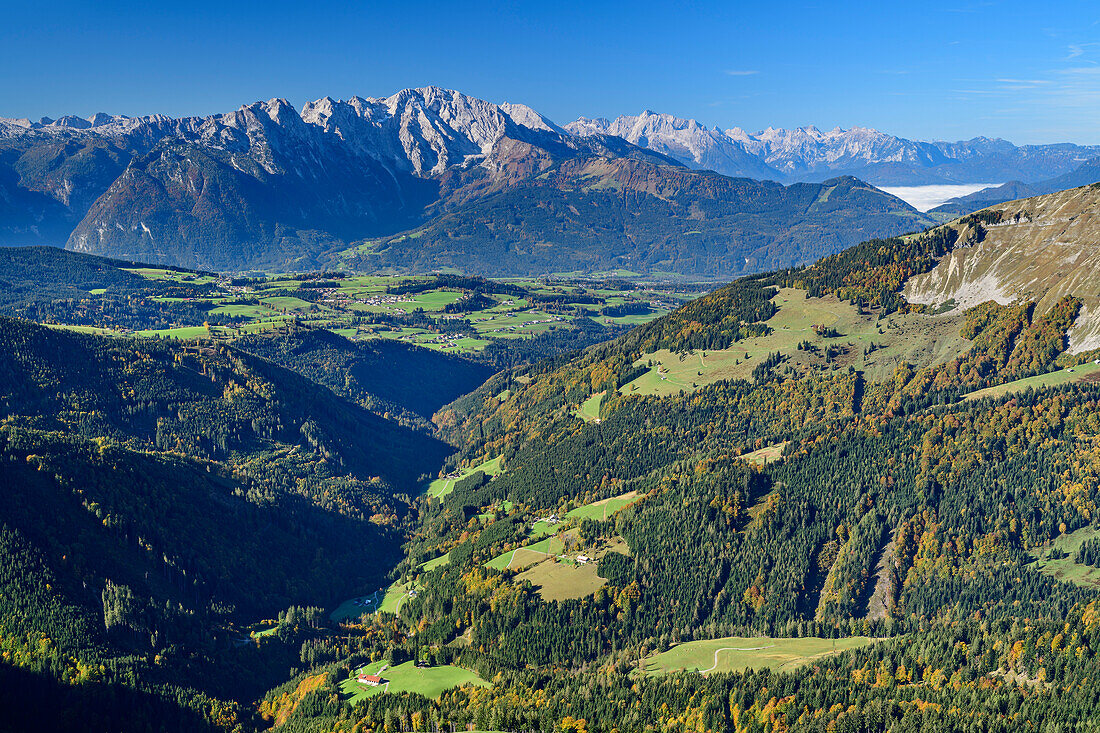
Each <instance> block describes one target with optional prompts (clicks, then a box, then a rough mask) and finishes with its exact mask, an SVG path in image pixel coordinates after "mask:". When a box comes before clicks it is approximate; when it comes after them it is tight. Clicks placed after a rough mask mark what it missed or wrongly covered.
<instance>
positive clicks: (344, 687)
mask: <svg viewBox="0 0 1100 733" xmlns="http://www.w3.org/2000/svg"><path fill="white" fill-rule="evenodd" d="M383 668H385V669H383ZM360 674H371V675H378V676H380V677H382V678H383V679H385V680H388V682H387V683H386V684H384V685H382V686H379V687H368V686H366V685H361V684H359V682H357V681H356V677H357V676H358V675H360ZM463 685H473V686H475V687H489V686H490V684H489V683H488V682H486V681H485V680H483V679H482V678H481V677H479V676H478V674H477V673H476V672H472V671H470V670H468V669H463V668H462V667H454V666H451V665H449V664H447V665H440V666H438V667H426V668H421V667H417V666H416V665H415V664H414V663H413V662H411V661H410V662H405V663H404V664H399V665H397V666H396V667H388V666H386V663H385V662H372V663H371V664H368V665H366V666H365V667H362V668H360V669H358V670H356V671H355V673H354V674H353V675H352V676H351V677H349V678H348V679H346V680H343V681H342V682H341V683H340V685H339V687H340V693H341V695H342V696H343V698H344V699H345V700H347V701H348V702H349V703H351V704H352V705H355V704H356V703H358V702H360V701H361V700H366V699H367V698H368V697H373V696H374V695H381V694H382V693H383V692H389V693H395V694H396V693H400V692H415V693H417V694H419V695H423V696H424V697H428V698H433V699H434V698H437V697H439V696H440V695H442V694H443V693H444V692H446V691H447V690H450V689H452V688H455V687H461V686H463Z"/></svg>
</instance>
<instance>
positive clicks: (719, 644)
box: [641, 636, 873, 675]
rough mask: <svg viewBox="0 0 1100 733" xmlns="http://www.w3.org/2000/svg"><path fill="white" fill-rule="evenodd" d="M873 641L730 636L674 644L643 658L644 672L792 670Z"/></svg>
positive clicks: (864, 637) (864, 638)
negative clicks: (661, 651)
mask: <svg viewBox="0 0 1100 733" xmlns="http://www.w3.org/2000/svg"><path fill="white" fill-rule="evenodd" d="M872 641H873V640H872V639H870V638H868V637H866V636H853V637H847V638H843V639H822V638H818V637H803V638H799V639H780V638H772V637H767V636H757V637H743V636H728V637H725V638H723V639H706V640H703V641H692V642H688V643H686V644H680V645H679V646H675V647H673V648H672V649H669V650H668V651H667V652H664V653H661V654H657V655H655V656H652V657H650V658H648V659H646V660H643V662H642V667H641V671H642V672H644V673H645V674H648V675H663V674H671V673H673V672H684V671H687V672H702V673H703V674H706V673H709V672H739V671H742V670H745V669H749V668H752V669H763V668H768V669H774V670H777V671H781V672H789V671H791V670H793V669H797V668H799V667H801V666H803V665H804V664H809V663H810V662H812V661H814V660H816V659H821V658H824V657H828V656H832V655H833V654H839V653H840V652H843V651H847V650H849V649H857V648H859V647H861V646H866V645H867V644H870V643H871V642H872Z"/></svg>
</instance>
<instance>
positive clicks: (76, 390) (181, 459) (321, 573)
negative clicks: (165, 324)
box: [0, 318, 450, 730]
mask: <svg viewBox="0 0 1100 733" xmlns="http://www.w3.org/2000/svg"><path fill="white" fill-rule="evenodd" d="M0 354H2V358H0V365H2V366H0V414H3V415H4V420H3V425H0V463H2V465H3V468H2V473H3V477H4V478H3V482H2V483H3V486H4V492H5V501H4V502H3V508H2V510H0V536H2V538H0V542H2V543H3V545H4V551H3V553H0V555H2V557H3V558H4V562H3V566H4V567H3V568H2V569H0V606H2V609H0V628H2V630H0V644H2V646H3V653H4V658H5V659H6V660H7V661H8V662H9V663H10V664H13V665H14V667H15V668H16V669H18V670H20V672H19V673H18V674H15V673H13V674H12V675H10V677H11V683H12V688H11V689H9V690H5V694H9V693H12V691H13V690H14V691H23V692H25V694H27V695H30V696H37V697H41V696H43V695H46V694H47V693H46V690H48V689H50V688H51V686H53V687H56V686H57V685H61V686H62V688H63V689H61V690H57V689H55V690H54V691H53V692H52V693H50V694H51V696H53V697H55V698H57V699H58V700H60V701H63V703H61V704H60V707H59V708H58V709H57V710H55V711H54V713H55V714H56V715H57V718H56V720H57V721H59V722H58V725H59V726H60V727H66V728H67V727H71V726H72V725H73V723H74V721H76V720H77V719H81V720H87V721H95V720H101V721H107V720H111V721H117V720H119V719H120V718H119V717H118V716H119V715H120V706H125V705H127V704H131V703H126V702H124V701H125V700H131V701H132V704H135V705H136V709H135V710H134V711H133V712H132V713H128V714H127V725H128V726H131V727H132V728H133V729H135V730H162V729H165V726H166V725H176V722H175V721H176V720H177V718H178V720H179V723H178V725H179V729H181V730H193V729H196V728H201V727H203V726H208V725H209V726H223V725H229V726H230V727H232V726H235V725H239V724H244V725H248V726H251V724H250V723H248V721H249V719H250V716H251V713H250V712H249V710H248V709H247V707H242V706H241V705H240V704H239V702H238V700H244V701H247V700H249V699H251V698H252V697H253V696H255V695H256V694H258V692H259V691H260V690H262V689H263V687H264V686H266V685H270V684H274V683H275V682H277V681H278V680H279V679H280V675H285V674H286V673H287V669H288V666H289V665H288V663H287V660H286V659H285V656H286V655H285V652H282V651H278V650H276V651H271V650H270V649H269V650H268V651H266V652H265V651H262V650H255V649H252V650H251V651H250V650H249V649H248V648H247V647H246V648H244V649H241V651H232V650H234V649H238V648H240V647H241V642H240V636H241V632H240V631H237V630H235V628H236V627H237V625H238V624H244V625H247V624H251V623H252V622H254V621H256V620H258V619H261V618H274V617H275V616H276V614H277V613H280V612H282V611H283V610H284V609H287V608H288V607H291V606H298V607H303V608H304V607H312V608H313V610H312V611H310V613H309V614H308V615H307V616H306V617H303V623H305V618H308V619H309V621H308V624H307V625H306V626H305V628H307V629H308V628H312V627H315V626H316V625H317V624H318V622H319V617H320V616H319V612H320V609H321V608H323V607H325V606H328V605H329V604H331V603H333V602H338V601H339V599H341V598H344V597H346V596H348V595H350V594H352V593H354V592H362V591H364V590H367V589H371V588H374V587H377V586H378V585H379V584H382V583H383V582H384V578H385V576H386V574H387V573H388V572H389V570H390V569H391V568H392V567H393V565H394V564H395V563H396V562H397V561H398V560H399V559H400V554H399V543H400V541H401V537H402V527H403V524H404V522H405V518H406V516H407V512H408V504H407V499H402V498H401V497H402V496H407V495H409V494H413V493H415V491H416V487H417V484H418V480H419V477H420V476H421V474H423V473H429V474H431V473H434V471H435V470H437V468H438V465H439V464H440V463H441V462H442V459H443V457H444V456H445V455H446V454H447V453H448V452H449V451H450V449H449V448H448V447H446V446H445V445H444V444H442V443H440V442H439V441H437V440H435V439H433V438H431V437H428V436H425V435H423V434H422V433H419V432H416V431H413V430H410V429H408V428H406V427H402V426H400V425H398V424H397V423H394V422H392V421H389V420H386V419H384V418H383V417H381V416H378V415H375V414H373V413H372V412H369V411H367V410H365V409H363V408H362V407H360V406H357V405H355V404H353V403H351V402H348V401H346V400H344V399H342V398H340V397H338V396H336V395H335V394H333V393H332V392H331V391H329V390H328V389H327V388H325V387H323V386H320V385H318V384H316V383H314V382H311V381H309V380H307V379H305V378H304V377H301V376H299V375H298V374H296V373H294V372H291V371H288V370H286V369H283V368H281V367H278V366H276V365H274V364H271V363H270V362H267V361H264V360H262V359H258V358H256V357H253V356H251V355H249V354H247V353H245V352H242V351H239V350H236V349H232V348H229V347H226V346H224V345H218V344H210V343H209V342H207V343H203V342H197V343H196V342H192V343H190V344H186V343H185V344H179V343H170V342H161V341H156V340H148V339H147V340H142V341H133V340H125V339H111V338H103V337H96V336H87V335H81V334H76V333H72V332H67V331H60V330H52V329H49V328H45V327H42V326H38V325H35V324H32V323H29V322H26V321H22V320H14V319H7V318H3V319H0ZM295 633H297V632H295ZM245 638H247V636H246V637H245ZM279 646H280V647H281V645H279ZM294 658H296V654H295V655H294ZM69 685H81V686H82V687H81V689H82V690H88V691H90V690H91V689H93V688H96V687H98V688H100V692H99V695H98V696H96V695H94V694H92V693H91V692H88V693H87V694H77V693H76V692H75V690H74V689H72V688H69V687H68V686H69ZM172 710H175V712H171V711H172ZM181 714H182V715H183V717H180V715H181ZM166 717H167V718H171V720H172V721H173V722H172V723H165V721H164V719H165V718H166ZM44 720H49V718H44ZM188 721H190V722H188ZM88 724H93V723H92V722H89V723H88ZM106 727H114V724H113V723H112V724H111V725H107V726H106Z"/></svg>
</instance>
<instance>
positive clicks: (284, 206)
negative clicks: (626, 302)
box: [0, 87, 1100, 278]
mask: <svg viewBox="0 0 1100 733" xmlns="http://www.w3.org/2000/svg"><path fill="white" fill-rule="evenodd" d="M1098 153H1100V149H1092V148H1083V147H1079V146H1074V145H1048V146H1030V147H1016V146H1014V145H1012V144H1011V143H1008V142H1005V141H1003V140H989V139H985V138H976V139H974V140H970V141H966V142H959V143H942V142H937V143H918V142H913V141H909V140H905V139H902V138H897V137H893V136H890V135H886V134H883V133H880V132H877V131H874V130H869V129H864V128H852V129H850V130H840V129H837V130H833V131H831V132H821V131H819V130H817V129H816V128H812V127H810V128H801V129H797V130H777V129H773V128H769V129H768V130H765V131H763V132H761V133H758V134H754V135H750V134H748V133H746V132H744V131H743V130H740V129H737V128H734V129H731V130H726V131H721V130H718V129H716V128H707V127H705V126H703V125H701V124H699V123H698V122H695V121H694V120H683V119H679V118H675V117H672V116H670V115H663V114H654V113H651V112H646V113H643V114H642V115H639V116H637V117H620V118H618V119H616V120H615V121H614V122H609V121H607V120H589V119H585V118H582V119H580V120H578V121H576V122H573V123H571V124H569V125H566V126H565V127H561V126H559V125H557V124H555V123H554V122H553V121H551V120H549V119H547V118H546V117H545V116H543V115H541V114H539V113H538V112H536V111H535V110H533V109H531V108H530V107H527V106H525V105H521V104H511V103H505V104H499V105H498V104H493V103H490V102H486V101H484V100H480V99H476V98H473V97H470V96H467V95H464V94H461V93H459V92H456V91H450V90H445V89H440V88H437V87H425V88H421V89H406V90H403V91H400V92H398V93H396V94H394V95H392V96H390V97H385V98H360V97H353V98H352V99H350V100H347V101H338V100H334V99H331V98H328V97H326V98H323V99H320V100H317V101H315V102H310V103H308V104H306V105H305V106H304V107H303V108H302V109H301V110H298V109H295V108H294V107H293V106H291V105H290V104H289V103H288V102H286V101H285V100H282V99H272V100H270V101H268V102H257V103H255V104H251V105H247V106H243V107H241V108H240V109H238V110H237V111H235V112H231V113H227V114H218V115H211V116H207V117H185V118H178V119H177V118H171V117H166V116H164V115H151V116H146V117H136V118H131V117H124V116H117V115H107V114H102V113H101V114H96V115H94V116H92V117H90V118H87V119H84V118H79V117H73V116H67V117H62V118H60V119H57V120H50V119H43V120H41V121H39V122H30V121H29V120H10V119H0V244H2V245H25V244H53V245H55V246H56V245H64V246H65V247H66V248H68V249H72V250H75V251H79V252H86V253H91V254H100V255H106V256H109V257H115V258H121V259H125V260H140V261H144V262H153V263H168V264H174V265H182V266H187V267H199V268H207V269H217V270H236V271H242V270H269V271H270V270H302V269H312V268H317V267H328V266H350V267H353V268H357V269H363V270H368V271H412V270H418V271H424V270H433V269H438V268H442V267H452V268H458V269H461V270H465V271H468V272H476V273H480V274H484V275H494V276H509V275H524V276H530V275H539V274H546V273H591V272H600V271H611V270H625V271H630V272H639V273H646V274H653V273H657V274H661V273H667V274H670V275H681V276H690V277H706V278H730V277H736V276H739V275H744V274H749V273H753V272H759V271H761V270H763V269H767V268H775V267H786V266H789V265H794V264H801V263H805V262H809V261H813V260H814V259H816V258H818V257H821V256H824V255H827V254H830V253H832V252H836V251H839V250H841V249H843V248H844V247H846V246H850V245H852V244H855V243H856V242H859V241H861V240H863V239H866V238H869V237H877V236H889V235H894V234H899V233H903V232H908V231H915V230H919V229H921V228H923V227H924V226H927V225H928V224H930V223H931V220H930V219H928V218H926V217H925V216H924V215H922V214H920V213H919V212H917V211H916V210H915V209H913V208H912V207H911V206H909V205H908V204H906V203H904V202H902V201H901V200H900V199H897V198H895V197H893V196H890V195H889V194H886V193H883V192H882V191H879V190H877V189H876V188H874V187H873V186H871V185H868V184H866V183H863V181H862V180H860V179H859V178H856V176H859V177H860V178H862V179H864V180H869V181H872V182H873V183H876V184H880V185H885V184H888V183H915V182H916V183H919V182H930V181H935V182H942V181H974V180H1008V179H1011V180H1015V179H1020V180H1024V181H1036V180H1042V179H1045V178H1049V177H1051V176H1057V175H1064V174H1066V173H1067V172H1068V171H1071V170H1073V169H1074V168H1076V167H1077V166H1078V165H1079V163H1080V160H1081V159H1083V158H1091V157H1093V156H1095V155H1096V154H1098ZM784 184H786V185H784ZM965 206H966V204H965V203H964V204H963V207H964V208H965Z"/></svg>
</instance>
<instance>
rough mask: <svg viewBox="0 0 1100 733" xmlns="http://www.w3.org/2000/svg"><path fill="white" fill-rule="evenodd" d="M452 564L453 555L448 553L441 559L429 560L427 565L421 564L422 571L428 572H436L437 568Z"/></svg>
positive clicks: (440, 557) (441, 556)
mask: <svg viewBox="0 0 1100 733" xmlns="http://www.w3.org/2000/svg"><path fill="white" fill-rule="evenodd" d="M450 562H451V553H449V552H448V553H447V554H446V555H440V556H439V557H437V558H435V559H433V560H428V561H427V562H425V563H421V564H420V569H421V570H423V571H425V572H427V571H428V570H435V569H436V568H439V567H443V566H444V565H448V564H450Z"/></svg>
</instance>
